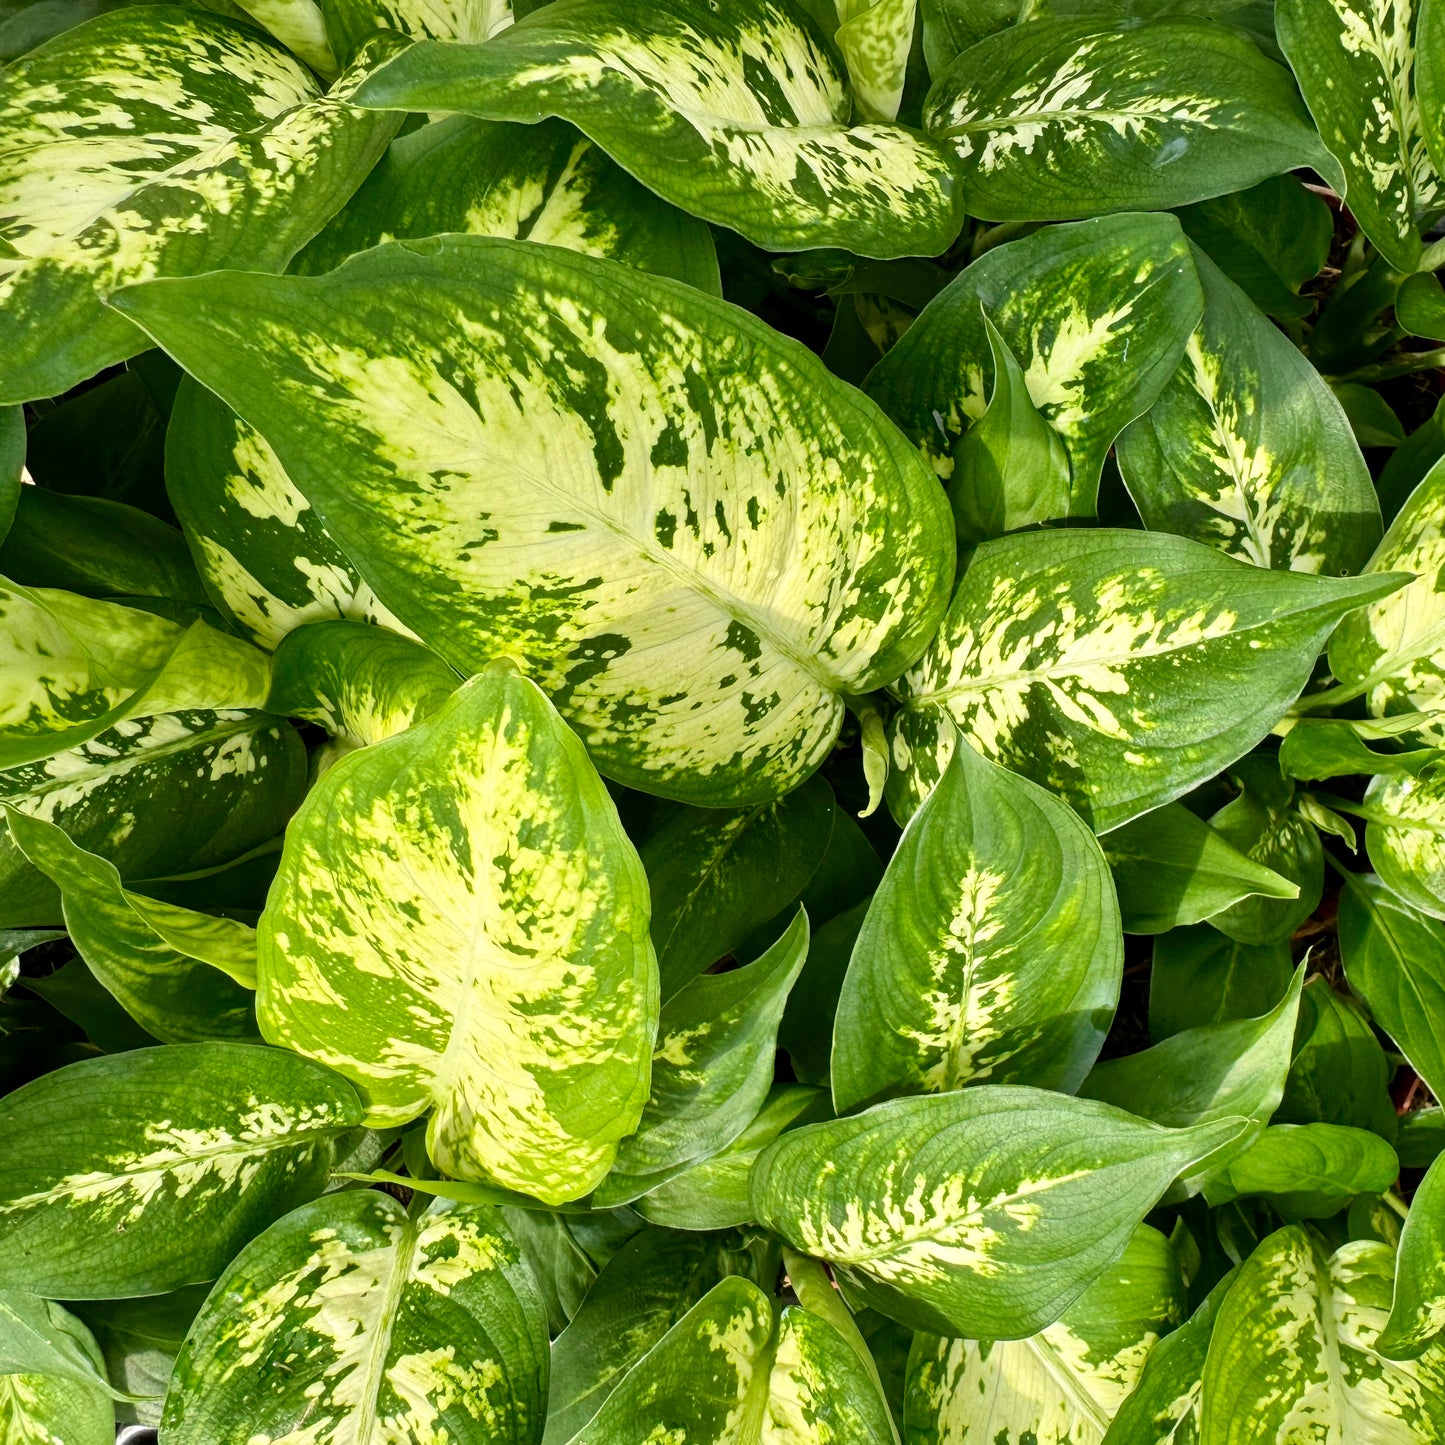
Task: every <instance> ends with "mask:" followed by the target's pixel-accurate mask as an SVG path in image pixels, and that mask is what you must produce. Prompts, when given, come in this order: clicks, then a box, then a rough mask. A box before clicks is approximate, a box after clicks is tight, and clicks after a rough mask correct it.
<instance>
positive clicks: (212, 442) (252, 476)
mask: <svg viewBox="0 0 1445 1445" xmlns="http://www.w3.org/2000/svg"><path fill="white" fill-rule="evenodd" d="M166 490H167V492H168V493H169V495H170V500H171V505H172V506H173V507H175V509H176V515H177V516H178V517H179V518H180V520H181V522H182V524H183V525H184V527H185V530H186V538H187V540H188V541H189V542H190V545H191V551H192V553H193V554H194V556H195V559H196V567H197V568H198V570H199V571H200V574H201V579H202V581H203V582H204V583H205V587H206V591H207V592H208V593H209V594H210V597H211V601H212V602H213V603H214V604H215V605H216V607H217V608H218V609H219V611H220V612H221V615H222V616H223V617H225V618H226V620H227V621H228V622H230V623H231V624H232V626H234V627H235V628H237V630H239V631H240V632H242V633H244V634H245V635H246V636H247V637H249V638H251V640H252V641H253V642H257V643H259V644H260V645H261V646H262V647H266V648H273V647H275V646H276V644H277V643H278V642H280V641H281V639H282V638H283V637H284V636H285V635H286V634H287V633H288V632H290V631H291V630H292V629H293V628H296V627H298V626H300V625H301V624H302V623H305V622H319V621H324V620H327V619H330V618H337V617H349V618H354V619H356V620H357V621H361V622H381V623H384V624H385V625H386V626H388V627H393V628H395V629H397V630H399V631H404V630H405V629H403V628H401V625H400V623H398V622H397V621H396V619H395V618H393V617H392V615H391V614H390V613H389V612H388V611H386V609H385V608H384V607H382V606H381V604H380V603H379V602H378V601H377V600H376V595H375V593H373V592H372V590H371V588H370V587H368V586H367V585H366V583H364V582H363V581H362V580H361V578H360V577H358V576H357V574H356V569H355V567H353V566H352V564H351V563H350V562H349V561H348V560H347V558H346V556H345V554H344V553H343V552H342V551H341V548H340V547H338V546H337V545H336V543H335V542H334V541H333V540H332V538H331V536H330V534H329V533H328V532H327V530H326V528H325V527H324V526H323V525H322V522H321V519H320V518H319V517H318V516H317V515H316V512H315V510H314V509H313V508H312V506H311V503H310V502H308V501H307V500H306V498H305V497H303V496H302V495H301V493H300V492H299V491H297V490H296V486H295V484H294V483H293V482H292V481H291V479H290V478H289V477H288V476H287V475H286V473H285V472H284V471H283V470H282V467H281V463H280V462H279V461H277V459H276V453H275V452H273V451H272V450H271V447H270V444H269V443H268V442H267V441H266V440H265V438H264V437H262V435H261V433H260V432H258V431H257V430H256V429H255V428H254V427H252V426H248V425H247V424H246V423H245V422H243V421H242V420H241V418H240V417H238V416H237V415H236V414H235V412H233V411H232V410H231V409H230V408H229V407H228V406H227V405H226V404H225V402H223V401H222V400H221V399H220V398H219V397H217V396H214V395H212V394H211V393H210V392H209V391H207V390H206V389H205V388H204V387H202V386H198V385H197V384H196V383H195V382H194V381H192V380H191V379H190V378H189V377H187V378H186V379H185V380H183V381H182V382H181V387H180V390H179V391H178V392H177V393H176V404H175V409H174V410H173V411H172V413H171V422H170V426H169V428H168V429H167V432H166Z"/></svg>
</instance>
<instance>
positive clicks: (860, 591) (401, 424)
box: [124, 12, 953, 806]
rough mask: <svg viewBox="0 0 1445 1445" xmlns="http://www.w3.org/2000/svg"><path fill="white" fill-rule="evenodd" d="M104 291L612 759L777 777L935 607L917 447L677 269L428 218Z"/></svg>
mask: <svg viewBox="0 0 1445 1445" xmlns="http://www.w3.org/2000/svg"><path fill="white" fill-rule="evenodd" d="M538 13H539V15H540V14H542V13H544V12H538ZM521 28H522V27H520V26H518V27H516V29H515V30H512V31H508V32H506V34H507V35H511V34H514V33H517V32H518V31H520V30H521ZM503 38H505V37H503ZM500 43H501V40H498V41H493V42H491V44H493V45H497V44H500ZM124 306H125V309H126V311H127V314H130V315H133V316H135V317H137V318H139V317H141V316H142V313H143V314H144V323H145V325H146V326H147V327H148V328H149V329H151V330H152V331H153V332H154V333H155V335H156V336H157V337H161V336H164V337H165V344H166V347H167V349H168V350H170V351H171V352H172V353H173V354H174V355H176V356H177V357H179V358H181V359H182V360H183V361H184V362H185V364H186V365H187V367H188V368H190V369H191V370H192V371H193V372H194V373H195V374H197V375H198V376H200V377H201V378H202V379H203V380H204V381H206V382H207V384H209V385H213V386H214V387H216V388H217V390H218V391H219V392H220V393H221V394H222V395H223V396H224V397H226V398H227V399H228V400H229V401H230V402H232V403H233V404H234V405H235V406H236V407H237V409H238V410H239V411H240V412H241V414H242V415H243V416H246V417H247V418H248V419H249V420H250V421H252V422H253V423H254V424H256V425H259V426H260V427H261V429H262V430H263V431H264V432H265V433H266V435H267V436H268V437H269V438H270V440H271V441H272V443H273V444H274V446H275V447H276V451H277V454H278V456H279V457H280V458H281V461H282V464H283V465H284V466H285V467H286V470H287V472H288V473H289V475H291V476H292V477H293V478H295V479H296V481H297V484H298V485H299V486H300V488H301V490H302V491H303V492H304V493H305V494H306V495H307V496H309V497H310V498H311V499H312V501H313V502H314V503H315V504H316V505H317V506H318V508H319V509H320V511H321V513H322V515H323V517H324V519H325V522H326V525H327V528H328V530H329V531H330V532H331V533H332V534H333V535H334V536H335V537H336V538H337V539H338V541H339V542H340V543H341V545H343V546H344V547H345V549H346V552H347V554H348V556H350V557H351V558H352V559H353V560H354V561H355V562H356V564H357V565H358V567H359V568H360V570H361V572H362V574H363V575H364V576H365V577H366V578H368V579H369V580H370V581H371V583H372V584H373V585H374V586H375V587H376V588H377V591H378V594H379V596H380V597H381V598H382V600H383V601H384V602H385V603H386V604H387V605H388V606H390V607H391V608H393V609H394V610H395V611H396V613H397V615H398V616H399V617H400V618H401V619H402V621H403V622H405V623H406V624H407V625H408V626H411V627H413V628H415V630H416V631H417V633H418V634H419V635H420V636H421V637H422V639H423V640H424V641H425V642H426V643H427V644H428V645H429V646H431V647H433V648H434V649H435V650H436V651H437V652H438V653H440V654H441V656H442V657H444V658H445V659H446V660H447V661H448V662H450V663H451V664H452V665H453V666H455V667H457V668H458V669H459V670H460V671H462V672H464V673H465V672H471V671H475V670H476V669H477V668H479V667H481V666H482V665H484V664H485V663H486V661H487V660H488V659H489V658H491V657H492V656H494V655H496V654H498V653H511V654H513V655H520V656H523V657H525V658H526V659H527V661H528V663H529V665H530V666H531V667H532V668H533V670H534V674H535V676H536V677H537V680H538V682H539V683H540V684H542V685H543V686H544V687H545V688H546V689H547V690H548V692H549V693H550V694H551V695H552V696H553V697H554V698H555V700H556V702H557V705H558V707H559V708H560V709H561V710H562V712H563V714H564V715H565V716H566V717H567V718H568V720H569V722H571V723H572V724H573V725H574V726H575V727H576V728H577V730H578V732H579V733H580V735H581V736H582V738H583V740H584V741H585V742H586V743H587V745H588V748H589V750H590V751H591V752H592V754H593V756H594V757H595V758H596V759H597V762H598V766H599V767H601V768H602V769H603V770H604V771H606V772H607V773H608V774H609V775H610V776H613V777H616V778H618V779H619V780H620V781H624V782H627V783H629V784H632V785H634V786H641V787H642V788H644V789H646V790H648V791H655V792H662V793H665V794H668V795H671V796H675V797H681V798H683V799H684V800H686V801H692V802H699V803H704V804H707V805H710V806H724V805H739V804H744V803H748V802H755V801H764V800H769V799H771V798H774V797H776V796H778V795H779V794H780V793H782V792H785V791H786V790H787V789H788V788H790V787H792V786H795V785H796V784H797V783H798V782H800V781H801V780H802V779H803V778H805V777H806V776H807V775H808V774H809V773H810V772H811V771H812V770H813V769H814V768H815V767H816V766H817V764H818V763H819V762H820V761H821V760H822V758H823V757H824V756H825V755H826V754H827V752H828V750H829V749H830V748H831V746H832V743H833V740H834V738H835V737H836V735H837V732H838V729H839V726H840V724H841V721H842V716H843V712H844V704H843V700H842V698H843V695H845V694H857V693H863V692H867V691H870V690H872V689H873V688H876V687H877V686H879V685H880V684H882V683H885V682H888V681H890V680H891V679H892V678H894V677H896V676H897V674H898V673H899V672H900V671H901V670H902V668H903V667H905V666H906V665H907V664H908V662H909V661H911V660H912V658H914V657H916V656H917V654H918V651H919V649H920V647H921V645H922V643H923V639H924V638H926V637H927V636H928V635H929V633H930V632H931V631H932V630H933V628H934V627H935V626H936V623H937V618H938V615H939V611H940V610H941V607H942V602H943V593H944V589H945V588H946V586H947V583H948V577H949V572H950V568H951V563H952V551H953V548H952V542H951V537H952V522H951V519H950V517H949V516H948V511H947V504H946V501H945V499H944V497H943V495H942V493H941V492H940V491H939V489H938V487H937V485H936V484H935V482H934V481H933V478H932V477H931V476H929V474H928V471H927V469H926V468H925V467H924V466H923V464H922V462H921V461H920V460H919V458H918V455H917V453H916V452H915V451H914V450H913V449H912V448H911V447H910V446H908V444H907V443H906V441H905V440H904V438H903V437H901V436H899V435H898V433H897V432H896V431H895V430H894V429H893V428H891V427H890V426H889V425H888V423H887V421H886V419H885V418H883V417H882V416H881V415H879V414H878V413H877V412H876V410H875V409H874V408H873V407H872V406H871V405H870V404H869V403H867V402H865V401H863V400H861V399H860V398H859V397H858V394H857V393H856V392H854V391H853V390H852V389H851V388H849V387H846V386H844V385H843V383H841V382H838V381H837V380H835V379H834V378H833V377H832V376H831V375H829V374H828V372H827V371H826V370H824V368H823V367H822V365H821V364H820V363H819V362H818V360H817V358H816V357H814V356H813V355H812V354H811V353H808V352H806V351H804V350H803V349H802V348H801V347H798V346H797V345H796V344H795V343H793V342H790V341H787V340H785V339H783V338H781V337H779V336H778V335H777V333H775V332H773V331H772V330H771V329H770V328H768V327H766V326H765V325H764V324H763V323H761V322H759V321H756V320H754V319H753V318H751V317H749V316H747V315H745V314H744V313H743V312H741V311H738V310H736V309H734V308H732V307H730V306H727V305H726V304H724V303H722V302H719V301H715V300H713V299H712V298H710V297H706V296H703V295H702V294H700V293H699V292H696V291H694V290H692V289H691V288H689V287H685V286H682V285H679V284H678V283H676V282H669V281H663V280H661V279H658V278H654V277H647V276H642V275H640V274H639V273H637V272H635V271H631V270H629V269H627V268H625V267H621V266H617V265H614V264H612V263H609V262H605V261H600V260H597V259H595V258H592V257H584V256H579V255H575V254H573V253H571V252H568V251H564V250H560V249H557V248H554V247H544V246H530V245H528V244H526V243H525V242H517V241H500V240H492V239H488V238H483V237H476V236H448V237H440V238H437V239H435V240H431V241H426V242H417V243H400V242H398V243H394V244H392V245H390V246H383V247H379V248H377V249H376V250H373V251H368V252H365V253H363V254H362V255H360V256H358V257H356V258H354V259H353V260H352V261H351V262H349V263H348V264H347V265H346V266H345V267H343V268H342V269H341V270H340V271H337V272H334V273H332V274H331V275H329V276H322V277H315V278H267V277H259V276H250V275H240V274H235V273H222V274H220V275H217V276H213V277H208V278H196V279H193V280H188V281H166V282H155V283H152V284H151V285H150V286H149V287H137V288H134V289H132V290H130V291H128V292H127V293H126V298H125V301H124ZM539 477H545V478H546V479H547V482H546V485H545V486H542V487H540V488H539V484H538V481H537V479H538V478H539ZM483 514H484V515H483ZM521 558H525V559H526V561H525V563H519V559H521Z"/></svg>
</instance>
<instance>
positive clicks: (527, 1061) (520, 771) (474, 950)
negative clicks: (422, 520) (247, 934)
mask: <svg viewBox="0 0 1445 1445" xmlns="http://www.w3.org/2000/svg"><path fill="white" fill-rule="evenodd" d="M647 919H648V907H647V882H646V879H645V878H644V876H643V873H642V868H641V865H640V864H639V863H638V860H637V855H636V853H635V852H633V849H632V845H631V844H630V843H629V842H628V841H627V838H626V836H625V834H624V833H623V832H622V828H621V825H620V824H619V822H618V821H617V812H616V809H615V807H614V805H613V803H612V800H611V799H610V798H609V797H608V795H607V791H606V789H605V788H604V787H603V785H602V781H601V779H600V778H599V777H598V776H597V774H596V772H595V771H594V770H593V768H592V766H591V764H590V763H589V762H588V760H587V755H586V753H585V752H584V751H583V748H582V745H581V743H580V742H578V740H577V739H576V737H575V736H574V735H573V734H572V733H571V732H569V731H568V729H567V728H566V726H565V725H564V724H563V722H562V721H561V719H560V718H559V717H558V716H557V714H556V713H555V712H554V711H553V709H552V707H551V706H550V704H549V703H548V702H547V700H546V698H545V697H543V696H542V694H541V693H540V692H539V691H538V690H537V688H536V687H535V686H534V685H533V684H532V683H530V682H528V681H526V679H524V678H522V677H520V676H519V675H518V674H517V673H516V670H515V669H514V668H513V667H511V666H510V665H509V664H506V663H498V664H496V665H494V666H493V667H492V668H489V669H488V670H487V671H486V672H485V673H483V674H481V675H480V676H478V677H476V678H473V679H472V681H471V682H469V683H467V684H466V685H465V686H463V687H462V688H461V689H460V690H459V691H458V692H457V693H456V694H454V695H453V697H452V698H451V700H450V701H449V702H447V703H446V704H445V705H444V706H443V707H442V708H441V710H440V711H438V712H436V713H434V714H433V715H432V716H431V718H429V719H428V720H427V721H426V722H423V723H419V724H417V725H416V726H415V727H412V728H411V729H409V730H408V731H407V732H405V733H402V734H400V735H399V736H397V737H394V738H391V739H388V740H387V741H386V742H381V743H377V744H375V745H374V746H372V747H369V748H364V749H362V750H361V751H360V752H355V753H351V754H350V755H348V756H347V757H345V758H343V759H342V760H341V761H340V762H338V763H337V764H336V765H335V766H334V767H333V768H331V769H330V770H329V771H328V772H327V773H326V774H324V775H323V777H322V778H321V780H320V782H319V783H318V784H317V785H316V787H315V788H313V789H312V791H311V793H310V795H309V796H308V797H307V799H306V802H305V803H304V804H303V805H302V808H301V811H300V812H299V813H298V814H297V817H296V821H295V822H294V823H293V824H292V825H291V827H290V829H289V830H288V832H287V836H286V848H285V851H284V853H283V855H282V861H281V869H280V872H279V873H278V875H277V878H276V882H275V883H274V884H273V885H272V888H271V892H270V894H269V896H268V898H267V904H266V911H265V913H264V914H263V915H262V918H261V926H260V940H259V942H260V954H259V960H258V961H259V974H260V993H259V997H258V1012H259V1015H260V1019H261V1027H262V1030H263V1032H264V1033H265V1034H266V1036H267V1037H268V1038H269V1039H271V1040H272V1041H273V1042H275V1043H278V1044H284V1045H286V1046H287V1047H289V1048H294V1049H296V1050H298V1051H299V1052H301V1053H304V1054H308V1055H310V1056H311V1057H313V1058H317V1059H320V1060H322V1061H323V1062H325V1063H328V1064H330V1065H332V1066H333V1067H334V1068H336V1069H339V1070H340V1071H341V1072H342V1073H343V1074H345V1075H346V1076H347V1077H348V1078H350V1079H352V1080H353V1081H354V1082H355V1083H356V1085H357V1086H358V1088H359V1089H360V1090H361V1091H362V1094H363V1097H364V1098H365V1100H366V1105H367V1110H368V1121H369V1122H370V1123H372V1124H400V1123H406V1122H408V1121H409V1120H411V1119H415V1118H417V1117H419V1116H420V1115H421V1114H423V1113H425V1112H426V1111H427V1110H428V1109H431V1110H433V1112H432V1114H431V1116H430V1118H429V1120H428V1123H427V1152H428V1154H429V1155H430V1156H431V1158H432V1159H433V1160H434V1161H435V1162H436V1164H437V1165H438V1166H439V1167H440V1168H441V1169H442V1170H443V1171H444V1172H445V1173H448V1174H453V1175H458V1176H460V1177H461V1178H463V1179H479V1180H481V1181H483V1182H487V1181H495V1182H497V1183H500V1184H502V1185H505V1186H507V1187H508V1188H512V1189H518V1190H521V1191H522V1192H524V1193H527V1194H533V1195H535V1196H536V1197H537V1198H539V1199H541V1200H542V1201H544V1202H545V1203H549V1204H556V1203H561V1202H563V1201H565V1200H568V1199H576V1198H579V1197H580V1196H581V1195H584V1194H586V1193H587V1192H588V1191H589V1190H590V1189H592V1187H593V1186H594V1185H596V1184H597V1183H598V1182H599V1181H600V1180H601V1178H602V1176H603V1175H604V1174H606V1172H607V1170H608V1168H609V1166H610V1165H611V1163H612V1160H613V1156H614V1155H615V1153H616V1149H617V1141H618V1140H619V1139H621V1138H622V1137H623V1136H625V1135H627V1134H630V1133H631V1132H632V1131H633V1129H635V1128H636V1126H637V1122H638V1119H639V1117H640V1116H641V1113H642V1107H643V1104H644V1103H645V1101H646V1099H647V1089H648V1082H647V1081H648V1073H649V1066H650V1063H651V1051H652V1037H653V1031H654V1029H655V1028H656V1024H657V973H656V964H655V963H654V961H653V953H652V946H651V944H650V942H649V941H648V938H647Z"/></svg>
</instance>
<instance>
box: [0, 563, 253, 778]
mask: <svg viewBox="0 0 1445 1445" xmlns="http://www.w3.org/2000/svg"><path fill="white" fill-rule="evenodd" d="M0 636H3V648H4V651H3V654H0V657H3V662H0V666H3V667H4V672H5V678H6V689H5V695H4V699H3V703H0V767H5V768H15V767H19V766H21V765H22V764H24V763H33V762H38V761H40V760H41V759H42V758H48V757H51V756H52V755H54V754H56V753H59V752H63V751H65V750H67V749H71V748H75V747H78V746H79V745H80V744H81V743H85V742H88V741H89V740H90V739H91V738H93V737H95V736H96V735H97V734H98V733H101V732H104V731H105V730H106V729H107V728H112V727H115V726H116V725H117V724H118V723H121V722H124V721H128V720H131V719H135V718H145V717H153V716H155V715H156V714H157V713H167V712H179V711H181V710H183V709H187V708H254V707H261V706H262V705H263V704H264V703H265V701H266V693H267V690H268V688H269V686H270V667H269V664H268V662H267V659H266V658H265V657H264V656H263V655H262V654H261V653H259V652H257V651H256V649H255V648H253V647H250V646H248V645H247V644H246V643H244V642H241V641H240V640H238V639H237V638H234V637H229V636H227V635H226V634H225V633H223V632H217V631H216V630H215V629H214V628H212V627H208V626H207V625H206V624H205V623H204V622H195V623H193V624H192V625H191V626H190V627H189V628H187V627H182V626H180V625H179V624H177V623H175V622H170V621H168V620H167V619H166V618H164V617H159V616H157V615H156V614H155V613H153V612H143V611H141V610H140V609H138V608H134V607H122V606H121V605H120V604H119V603H115V602H102V601H96V600H94V599H92V598H89V597H78V596H76V595H75V594H74V593H72V592H59V591H56V590H54V589H52V588H48V587H22V586H20V585H19V584H18V583H15V582H7V581H5V580H4V579H3V578H0Z"/></svg>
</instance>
